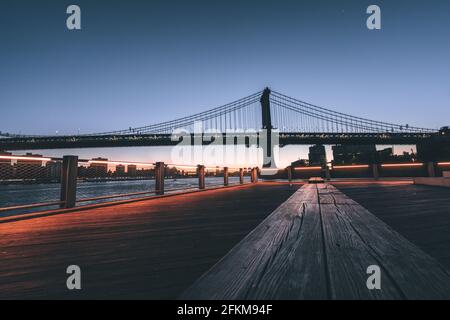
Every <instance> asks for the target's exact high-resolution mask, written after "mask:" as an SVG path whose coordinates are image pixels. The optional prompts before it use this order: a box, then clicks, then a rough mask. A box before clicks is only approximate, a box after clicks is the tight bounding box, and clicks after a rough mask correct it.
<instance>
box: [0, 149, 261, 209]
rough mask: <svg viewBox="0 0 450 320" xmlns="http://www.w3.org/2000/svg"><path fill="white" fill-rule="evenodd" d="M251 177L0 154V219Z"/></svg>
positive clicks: (220, 170) (233, 171) (253, 172)
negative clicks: (41, 210) (13, 215)
mask: <svg viewBox="0 0 450 320" xmlns="http://www.w3.org/2000/svg"><path fill="white" fill-rule="evenodd" d="M112 166H115V170H114V171H112V170H110V169H109V168H110V167H112ZM49 168H50V169H51V170H50V169H49ZM125 168H126V169H127V170H125ZM22 171H23V172H22ZM49 172H51V174H50V173H49ZM44 173H45V174H44ZM257 176H258V174H257V168H231V167H219V166H216V167H206V166H204V165H195V166H193V165H178V164H169V163H164V162H156V163H150V162H149V163H147V162H132V161H110V160H108V159H103V158H97V159H91V160H85V159H78V157H77V156H64V157H63V158H45V157H42V156H41V155H31V154H28V155H26V156H13V155H8V154H7V155H5V154H0V217H1V216H3V215H4V214H5V213H6V215H10V214H15V213H19V212H17V211H20V213H27V212H32V211H36V209H44V208H46V209H55V208H74V207H77V206H83V205H88V204H93V203H101V202H109V201H120V200H131V199H137V198H151V197H155V196H161V195H164V194H168V193H181V192H183V191H192V190H196V189H197V190H205V189H211V188H218V187H226V186H232V185H240V184H245V183H247V182H249V181H247V180H248V179H247V178H248V177H249V178H250V182H256V181H257ZM30 199H32V201H30ZM34 199H38V201H33V200H34ZM39 200H41V201H39Z"/></svg>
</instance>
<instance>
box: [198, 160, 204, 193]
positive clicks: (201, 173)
mask: <svg viewBox="0 0 450 320" xmlns="http://www.w3.org/2000/svg"><path fill="white" fill-rule="evenodd" d="M197 175H198V188H199V189H205V166H202V165H198V166H197Z"/></svg>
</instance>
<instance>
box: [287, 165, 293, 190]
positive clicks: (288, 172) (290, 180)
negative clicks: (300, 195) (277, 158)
mask: <svg viewBox="0 0 450 320" xmlns="http://www.w3.org/2000/svg"><path fill="white" fill-rule="evenodd" d="M286 171H287V178H288V181H289V185H290V186H292V166H289V167H287V168H286Z"/></svg>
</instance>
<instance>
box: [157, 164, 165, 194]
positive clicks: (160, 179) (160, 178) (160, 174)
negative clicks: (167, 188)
mask: <svg viewBox="0 0 450 320" xmlns="http://www.w3.org/2000/svg"><path fill="white" fill-rule="evenodd" d="M165 171H166V168H165V166H164V162H157V163H156V165H155V193H156V194H157V195H163V194H164V176H165Z"/></svg>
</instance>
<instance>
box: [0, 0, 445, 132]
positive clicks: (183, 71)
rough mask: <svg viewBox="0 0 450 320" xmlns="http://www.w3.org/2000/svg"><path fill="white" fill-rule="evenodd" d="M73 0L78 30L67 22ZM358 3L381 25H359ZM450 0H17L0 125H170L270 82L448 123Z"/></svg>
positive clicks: (4, 12)
mask: <svg viewBox="0 0 450 320" xmlns="http://www.w3.org/2000/svg"><path fill="white" fill-rule="evenodd" d="M69 4H78V5H79V6H80V7H81V10H82V30H81V31H69V30H67V29H66V26H65V20H66V16H67V15H66V13H65V10H66V7H67V6H68V5H69ZM370 4H377V5H379V6H380V7H381V10H382V30H381V31H369V30H368V29H367V28H366V18H367V14H366V13H365V11H366V8H367V6H368V5H370ZM449 34H450V2H449V1H442V0H434V1H401V0H397V1H372V0H371V1H365V0H354V1H352V0H346V1H317V0H316V1H299V0H295V1H294V0H290V1H287V0H274V1H264V0H260V1H251V0H247V1H245V0H240V1H236V0H227V1H214V0H208V1H198V0H197V1H196V0H192V1H181V0H174V1H163V0H161V1H125V0H121V1H114V0H108V1H106V0H104V1H99V0H96V1H83V0H80V1H61V0H60V1H45V0H40V1H23V0H14V1H12V0H6V1H2V3H1V6H0V91H1V94H0V103H1V106H0V108H1V116H0V130H1V131H6V132H14V133H18V132H21V133H23V134H54V133H55V132H56V131H58V132H59V133H60V134H65V133H67V134H71V133H77V132H78V131H79V132H81V133H89V132H99V131H108V130H114V129H124V128H128V127H129V126H132V127H135V126H142V125H148V124H152V123H158V122H161V121H164V120H171V119H174V118H176V117H180V116H184V115H189V114H192V113H194V112H199V111H202V110H207V109H209V108H211V107H214V106H217V105H221V104H224V103H226V102H230V101H233V100H235V99H237V98H240V97H242V96H245V95H248V94H251V93H253V92H256V91H259V90H261V89H262V88H263V87H265V86H270V87H272V88H274V89H276V90H277V91H279V92H282V93H285V94H287V95H290V96H293V97H297V98H300V99H302V100H305V101H309V102H312V103H315V104H318V105H323V106H326V107H330V108H333V109H335V110H337V111H341V112H346V113H350V114H353V115H358V116H363V117H367V118H372V119H377V120H388V121H391V122H394V123H401V124H403V123H409V124H410V125H417V126H423V127H432V128H438V127H440V126H443V125H448V124H450V121H449V119H450V58H449V57H450V41H449Z"/></svg>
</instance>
